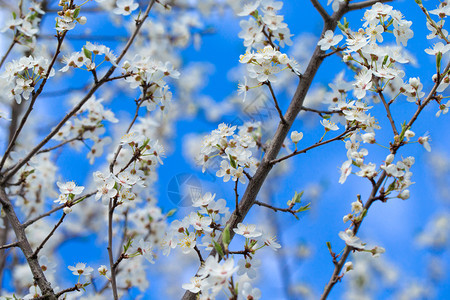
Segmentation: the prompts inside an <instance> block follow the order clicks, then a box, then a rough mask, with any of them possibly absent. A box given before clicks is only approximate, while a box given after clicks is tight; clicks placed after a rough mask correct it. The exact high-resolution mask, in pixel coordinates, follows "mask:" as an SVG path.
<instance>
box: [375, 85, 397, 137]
mask: <svg viewBox="0 0 450 300" xmlns="http://www.w3.org/2000/svg"><path fill="white" fill-rule="evenodd" d="M375 87H376V89H377V93H378V96H379V97H380V99H381V102H383V105H384V108H385V109H386V115H387V118H388V119H389V123H391V127H392V132H393V133H394V135H398V131H397V128H396V127H395V122H394V119H393V118H392V113H391V109H390V108H389V104H388V103H387V102H386V99H385V98H384V95H383V90H382V89H381V88H380V85H379V84H378V80H375Z"/></svg>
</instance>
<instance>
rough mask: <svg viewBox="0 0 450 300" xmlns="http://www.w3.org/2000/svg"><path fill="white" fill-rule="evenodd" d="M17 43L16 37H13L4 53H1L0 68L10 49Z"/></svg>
mask: <svg viewBox="0 0 450 300" xmlns="http://www.w3.org/2000/svg"><path fill="white" fill-rule="evenodd" d="M15 44H17V40H16V37H14V38H13V40H12V42H11V44H10V45H9V47H8V50H6V53H5V55H3V57H2V60H1V61H0V68H1V67H2V66H3V63H4V62H5V60H6V58H7V57H8V55H9V54H10V53H11V51H12V49H13V48H14V45H15Z"/></svg>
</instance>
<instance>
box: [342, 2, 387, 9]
mask: <svg viewBox="0 0 450 300" xmlns="http://www.w3.org/2000/svg"><path fill="white" fill-rule="evenodd" d="M391 1H393V0H367V1H363V2H358V3H351V4H349V5H348V10H349V11H352V10H358V9H363V8H366V7H369V6H372V5H374V4H375V3H378V2H380V3H385V2H391Z"/></svg>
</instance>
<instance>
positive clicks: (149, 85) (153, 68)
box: [122, 56, 180, 111]
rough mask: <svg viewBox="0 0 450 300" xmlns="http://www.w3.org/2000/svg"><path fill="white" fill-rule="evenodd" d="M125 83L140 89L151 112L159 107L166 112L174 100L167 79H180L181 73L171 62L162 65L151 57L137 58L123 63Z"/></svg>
mask: <svg viewBox="0 0 450 300" xmlns="http://www.w3.org/2000/svg"><path fill="white" fill-rule="evenodd" d="M122 67H123V69H124V71H125V73H124V76H125V77H126V78H125V81H126V82H128V83H129V85H130V87H131V88H133V89H135V88H137V87H140V88H141V90H142V93H143V97H144V99H145V102H144V105H145V106H146V107H147V109H148V110H149V111H152V110H154V109H155V108H156V107H157V106H159V108H160V109H161V110H164V108H165V107H166V105H167V103H168V102H169V101H170V100H171V99H172V92H170V90H169V87H168V86H167V84H166V81H165V78H166V77H171V78H174V79H177V78H179V76H180V72H178V71H177V70H175V69H174V68H173V66H172V64H171V63H170V62H166V63H162V62H160V61H155V60H153V59H151V58H150V57H146V58H143V57H140V56H136V57H135V58H134V59H133V61H125V62H124V63H123V66H122Z"/></svg>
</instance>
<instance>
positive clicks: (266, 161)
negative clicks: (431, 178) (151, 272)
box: [182, 5, 348, 300]
mask: <svg viewBox="0 0 450 300" xmlns="http://www.w3.org/2000/svg"><path fill="white" fill-rule="evenodd" d="M347 11H348V8H347V6H346V5H341V7H340V9H339V10H338V11H337V12H335V13H334V14H333V15H332V16H331V17H330V20H329V21H328V22H325V24H324V27H323V30H322V35H323V34H324V33H325V32H326V31H327V30H333V31H334V29H335V28H336V26H337V21H338V20H340V19H341V17H342V16H343V15H344V14H345V13H346V12H347ZM323 54H324V51H322V50H320V47H316V49H315V50H314V53H313V55H312V57H311V59H310V61H309V64H308V67H307V68H306V71H305V72H304V74H303V77H302V79H301V80H300V82H299V84H298V85H297V90H296V91H295V94H294V97H293V99H292V100H291V102H290V104H289V107H288V110H287V111H286V113H285V115H284V119H285V121H286V122H283V121H280V122H279V124H278V128H277V131H276V132H275V135H274V136H273V138H272V139H271V140H272V142H271V143H270V145H269V147H268V150H267V152H266V153H265V155H264V157H263V159H262V161H261V164H260V166H259V167H258V169H257V170H256V173H255V175H254V176H253V178H252V180H250V182H249V184H248V186H247V188H246V190H245V193H244V195H243V197H242V199H241V201H240V203H239V206H238V209H237V210H235V211H234V212H233V213H232V215H231V217H230V219H229V220H228V222H227V224H229V225H230V237H231V239H232V238H233V237H234V234H235V233H234V231H233V230H232V229H233V228H236V227H237V224H238V223H241V222H242V221H243V220H244V218H245V216H246V215H247V213H248V212H249V210H250V208H251V207H252V206H253V204H255V201H256V197H257V195H258V193H259V191H260V189H261V187H262V185H263V184H264V181H265V180H266V177H267V175H268V174H269V172H270V170H271V169H272V167H273V164H272V161H273V160H275V159H276V158H277V156H278V153H279V152H280V149H281V147H282V145H283V142H284V140H285V138H286V136H287V134H288V133H289V130H290V128H291V126H292V123H293V122H294V120H295V119H296V118H297V115H298V114H299V112H300V110H301V109H302V107H303V102H304V100H305V97H306V94H307V93H308V90H309V87H310V86H311V83H312V81H313V79H314V77H315V74H316V72H317V70H318V69H319V67H320V65H321V64H322V62H323V60H324V58H323ZM238 212H239V213H238ZM218 241H222V234H221V235H220V236H219V238H218ZM215 254H216V251H215V250H212V251H211V253H210V254H209V256H214V255H215ZM182 299H183V300H195V299H196V294H194V293H192V292H190V291H186V293H185V294H184V296H183V298H182Z"/></svg>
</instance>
